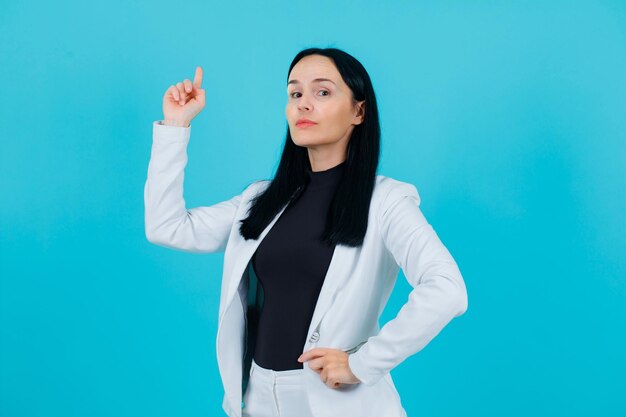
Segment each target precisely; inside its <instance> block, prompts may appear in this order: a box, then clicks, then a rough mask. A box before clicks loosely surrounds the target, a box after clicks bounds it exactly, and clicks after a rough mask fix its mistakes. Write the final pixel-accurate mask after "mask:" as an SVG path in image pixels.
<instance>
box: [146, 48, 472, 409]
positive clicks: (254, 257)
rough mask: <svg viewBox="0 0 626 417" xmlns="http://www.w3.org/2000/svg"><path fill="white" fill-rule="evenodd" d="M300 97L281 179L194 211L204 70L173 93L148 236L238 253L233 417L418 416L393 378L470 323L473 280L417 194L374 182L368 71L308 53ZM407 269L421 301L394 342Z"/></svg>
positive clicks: (223, 365)
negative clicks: (190, 183) (396, 304)
mask: <svg viewBox="0 0 626 417" xmlns="http://www.w3.org/2000/svg"><path fill="white" fill-rule="evenodd" d="M287 94H288V99H287V105H286V117H287V123H288V129H287V137H286V140H285V143H284V148H283V153H282V157H281V160H280V164H279V166H278V169H277V172H276V174H275V176H274V178H273V179H272V180H260V181H255V182H253V183H252V184H250V185H248V186H247V187H246V188H245V189H244V190H243V192H242V193H240V194H239V195H236V196H234V197H233V198H231V199H230V200H227V201H223V202H221V203H218V204H215V205H212V206H208V207H196V208H191V209H187V208H185V202H184V199H183V196H182V193H183V172H184V167H185V165H186V163H187V156H186V146H187V143H188V141H189V137H190V129H191V127H190V123H191V120H192V119H193V118H194V117H195V116H196V115H197V114H198V113H199V112H200V111H201V110H202V109H203V108H204V106H205V91H204V90H203V89H202V68H200V67H198V68H197V69H196V74H195V77H194V81H193V83H192V82H191V81H190V80H188V79H186V80H184V81H183V82H179V83H178V84H176V85H172V86H170V87H169V88H168V90H167V91H166V93H165V95H164V98H163V113H164V120H163V121H156V122H154V124H153V128H154V136H153V145H152V154H151V159H150V164H149V166H148V178H147V181H146V185H145V195H144V196H145V207H146V212H145V221H146V236H147V238H148V240H149V241H150V242H153V243H155V244H158V245H162V246H166V247H170V248H175V249H178V250H185V251H190V252H204V253H207V252H218V251H224V252H225V255H224V273H223V277H222V287H221V295H220V311H219V322H218V331H217V345H216V348H217V359H218V365H219V369H220V376H221V378H222V382H223V385H224V399H223V403H222V407H223V408H224V411H225V412H226V413H227V414H228V415H229V416H231V417H234V416H237V417H242V416H243V417H245V416H248V417H265V416H268V417H269V416H273V417H278V416H280V417H286V416H294V417H307V416H315V417H330V416H337V417H339V416H340V417H351V416H355V417H356V416H358V417H368V416H372V417H374V416H376V417H381V416H390V417H401V416H406V412H405V410H404V408H403V407H402V404H401V401H400V397H399V395H398V392H397V390H396V388H395V385H394V384H393V380H392V378H391V375H390V373H389V371H390V370H391V369H392V368H394V367H395V366H397V365H398V364H399V363H401V362H402V361H403V360H404V359H406V358H407V357H408V356H410V355H412V354H414V353H416V352H417V351H419V350H421V349H422V348H423V347H424V346H425V345H426V344H427V343H428V342H429V341H430V340H431V339H432V338H433V337H435V336H436V335H437V334H438V333H439V332H440V331H441V329H443V327H444V326H445V325H446V324H447V323H448V322H449V321H450V320H451V319H452V318H454V317H457V316H460V315H461V314H463V313H464V312H465V311H466V310H467V293H466V288H465V284H464V281H463V278H462V276H461V273H460V271H459V269H458V267H457V265H456V263H455V261H454V260H453V258H452V256H451V255H450V253H449V252H448V250H447V249H446V247H445V246H444V245H443V244H442V243H441V241H440V240H439V238H438V237H437V235H436V233H435V232H434V230H433V228H432V227H431V226H430V224H429V223H428V222H427V221H426V219H425V218H424V216H423V214H422V213H421V211H420V209H419V203H420V198H419V195H418V193H417V190H416V188H415V187H414V186H413V185H411V184H409V183H406V182H402V181H398V180H395V179H392V178H390V177H385V176H382V175H377V174H376V170H377V166H378V159H379V151H380V126H379V121H378V109H377V105H376V98H375V95H374V90H373V87H372V83H371V81H370V78H369V75H368V74H367V72H366V70H365V68H363V66H362V65H361V64H360V63H359V62H358V61H357V60H356V59H355V58H354V57H352V56H351V55H349V54H347V53H345V52H343V51H341V50H339V49H335V48H326V49H319V48H310V49H305V50H303V51H301V52H300V53H298V54H297V55H296V57H295V58H294V59H293V61H292V63H291V66H290V67H289V71H288V79H287ZM400 268H402V270H403V272H404V274H405V276H406V277H407V280H408V281H409V283H410V284H411V286H412V287H413V290H412V291H411V293H410V295H409V299H408V301H407V303H406V304H405V305H404V306H403V307H402V308H401V309H400V310H399V312H398V314H397V316H396V317H395V318H394V319H393V320H390V321H389V322H388V323H386V324H385V325H384V326H383V328H382V329H381V328H379V325H378V319H379V317H380V314H381V312H382V311H383V309H384V307H385V304H386V302H387V300H388V298H389V295H390V293H391V291H392V289H393V286H394V284H395V279H396V277H397V274H398V272H399V269H400Z"/></svg>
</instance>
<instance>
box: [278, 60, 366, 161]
mask: <svg viewBox="0 0 626 417" xmlns="http://www.w3.org/2000/svg"><path fill="white" fill-rule="evenodd" d="M319 79H325V80H319ZM364 103H365V100H363V101H361V102H358V104H356V105H355V104H354V102H353V99H352V91H351V90H350V88H349V87H348V85H347V84H346V83H345V82H344V81H343V79H342V78H341V74H339V71H338V70H337V68H336V67H335V65H334V63H333V61H332V60H331V59H330V58H327V57H325V56H322V55H308V56H305V57H304V58H302V59H301V60H300V61H298V63H297V64H296V65H295V66H294V67H293V68H292V70H291V73H290V74H289V81H288V82H287V105H286V108H285V114H286V116H287V122H288V124H289V131H290V133H291V137H292V139H293V141H294V143H295V144H296V145H299V146H306V147H307V148H309V151H311V150H322V149H334V150H335V151H337V152H341V151H343V152H345V149H346V146H347V143H348V140H349V139H350V135H351V133H352V130H353V129H354V126H355V125H358V124H360V123H362V122H363V111H362V110H363V105H364ZM300 119H308V120H311V121H312V122H314V123H315V124H297V122H298V120H300Z"/></svg>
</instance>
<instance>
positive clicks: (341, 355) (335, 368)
mask: <svg viewBox="0 0 626 417" xmlns="http://www.w3.org/2000/svg"><path fill="white" fill-rule="evenodd" d="M306 361H309V368H311V369H313V370H314V371H315V372H317V373H318V374H320V378H321V379H322V381H323V382H324V383H325V384H326V385H328V386H329V387H331V388H339V386H340V384H358V383H360V382H361V380H360V379H358V378H357V377H356V376H355V375H354V374H353V373H352V371H351V370H350V366H349V365H348V353H346V352H344V351H343V350H339V349H331V348H314V349H311V350H308V351H306V352H304V353H303V354H302V355H300V357H299V358H298V362H306Z"/></svg>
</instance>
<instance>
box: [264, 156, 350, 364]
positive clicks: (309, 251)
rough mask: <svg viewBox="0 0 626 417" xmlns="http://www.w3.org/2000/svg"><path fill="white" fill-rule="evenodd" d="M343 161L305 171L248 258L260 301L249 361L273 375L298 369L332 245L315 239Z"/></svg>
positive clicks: (323, 225)
mask: <svg viewBox="0 0 626 417" xmlns="http://www.w3.org/2000/svg"><path fill="white" fill-rule="evenodd" d="M344 169H345V161H344V162H342V163H340V164H339V165H336V166H334V167H332V168H330V169H327V170H325V171H317V172H314V171H311V170H309V171H308V175H309V182H308V183H307V185H306V187H305V188H304V190H303V192H302V193H301V194H300V195H299V196H298V197H297V199H295V200H293V201H292V202H291V203H290V204H289V205H288V206H287V208H286V209H285V211H284V212H283V214H282V215H281V216H280V217H279V219H278V220H277V221H276V223H275V224H274V226H273V227H272V229H270V231H269V232H268V234H267V235H266V236H265V238H264V239H263V241H262V242H261V243H260V245H259V247H258V248H257V250H256V252H255V253H254V255H253V257H252V261H253V267H254V271H255V273H256V275H257V277H258V279H259V282H260V283H261V285H262V287H263V288H262V289H263V293H264V303H263V308H262V310H261V313H260V316H259V317H258V322H257V323H258V328H257V329H256V343H255V348H254V360H255V362H257V363H258V364H259V365H260V366H262V367H264V368H268V369H273V370H275V371H284V370H289V369H302V367H303V364H302V363H300V362H298V360H297V359H298V357H299V356H300V354H301V353H302V346H304V344H305V342H306V337H307V331H308V328H309V324H310V322H311V318H312V317H313V311H314V310H315V305H316V303H317V298H318V296H319V293H320V290H321V288H322V284H323V283H324V278H325V276H326V271H327V270H328V266H329V265H330V261H331V258H332V255H333V253H334V250H335V246H334V245H333V246H329V245H327V244H325V243H324V242H322V241H321V235H322V232H323V231H324V227H325V224H326V217H327V214H328V209H329V207H330V202H331V199H332V197H333V193H334V191H335V189H336V186H337V184H338V182H339V180H340V179H341V176H342V175H343V172H344Z"/></svg>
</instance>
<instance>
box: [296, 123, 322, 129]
mask: <svg viewBox="0 0 626 417" xmlns="http://www.w3.org/2000/svg"><path fill="white" fill-rule="evenodd" d="M316 124H317V123H311V122H302V123H296V126H298V127H299V128H305V127H309V126H315V125H316Z"/></svg>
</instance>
